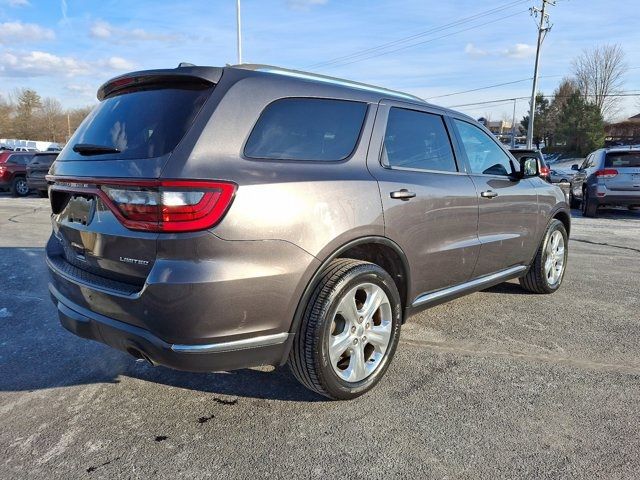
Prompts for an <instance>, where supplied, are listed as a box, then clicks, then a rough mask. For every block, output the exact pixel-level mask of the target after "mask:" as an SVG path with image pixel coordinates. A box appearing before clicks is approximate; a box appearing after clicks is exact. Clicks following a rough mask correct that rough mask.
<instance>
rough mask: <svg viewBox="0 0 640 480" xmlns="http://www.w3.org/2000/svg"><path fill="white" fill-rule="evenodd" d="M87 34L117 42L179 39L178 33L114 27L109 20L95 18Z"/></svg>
mask: <svg viewBox="0 0 640 480" xmlns="http://www.w3.org/2000/svg"><path fill="white" fill-rule="evenodd" d="M89 35H90V36H91V37H93V38H97V39H100V40H106V39H109V40H112V41H116V42H118V43H128V42H131V41H136V40H138V41H160V42H172V41H176V40H179V39H180V36H179V35H174V34H167V33H152V32H148V31H146V30H143V29H142V28H134V29H125V28H119V27H115V26H114V25H112V24H110V23H109V22H105V21H103V20H97V21H95V22H94V23H93V24H92V25H91V28H90V29H89Z"/></svg>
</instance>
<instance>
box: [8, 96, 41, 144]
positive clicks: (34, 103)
mask: <svg viewBox="0 0 640 480" xmlns="http://www.w3.org/2000/svg"><path fill="white" fill-rule="evenodd" d="M14 95H15V98H16V100H15V103H16V107H15V108H16V110H15V116H14V119H13V124H14V135H15V136H16V137H18V138H23V139H29V140H40V139H39V138H38V136H39V134H40V133H41V132H40V128H39V127H38V123H39V122H38V121H37V117H38V114H39V113H40V110H41V109H42V100H41V99H40V95H38V94H37V93H36V91H35V90H31V89H29V88H21V89H18V90H17V91H16V92H15V94H14Z"/></svg>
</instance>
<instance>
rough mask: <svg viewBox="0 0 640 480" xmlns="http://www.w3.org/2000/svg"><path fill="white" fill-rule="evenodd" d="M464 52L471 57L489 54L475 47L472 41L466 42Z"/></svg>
mask: <svg viewBox="0 0 640 480" xmlns="http://www.w3.org/2000/svg"><path fill="white" fill-rule="evenodd" d="M464 52H465V53H466V54H468V55H471V56H472V57H484V56H485V55H489V52H487V51H486V50H482V49H481V48H478V47H476V46H475V45H474V44H473V43H467V46H466V47H464Z"/></svg>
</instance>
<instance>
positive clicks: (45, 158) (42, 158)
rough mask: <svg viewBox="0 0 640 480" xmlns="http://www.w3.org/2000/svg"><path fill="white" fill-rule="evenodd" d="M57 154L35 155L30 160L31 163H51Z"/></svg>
mask: <svg viewBox="0 0 640 480" xmlns="http://www.w3.org/2000/svg"><path fill="white" fill-rule="evenodd" d="M57 156H58V154H57V153H56V154H54V155H36V156H34V157H33V160H31V165H51V164H52V163H53V161H54V160H55V159H56V157H57Z"/></svg>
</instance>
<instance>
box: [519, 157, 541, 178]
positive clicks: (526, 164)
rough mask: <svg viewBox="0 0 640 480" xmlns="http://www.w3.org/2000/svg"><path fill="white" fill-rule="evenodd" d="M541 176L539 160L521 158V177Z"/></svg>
mask: <svg viewBox="0 0 640 480" xmlns="http://www.w3.org/2000/svg"><path fill="white" fill-rule="evenodd" d="M538 175H540V169H539V168H538V159H537V158H535V157H522V158H520V177H522V178H527V177H537V176H538Z"/></svg>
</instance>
